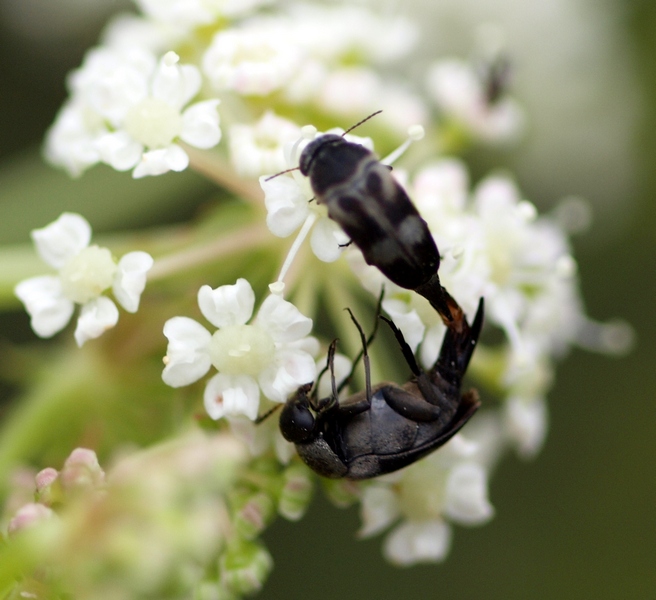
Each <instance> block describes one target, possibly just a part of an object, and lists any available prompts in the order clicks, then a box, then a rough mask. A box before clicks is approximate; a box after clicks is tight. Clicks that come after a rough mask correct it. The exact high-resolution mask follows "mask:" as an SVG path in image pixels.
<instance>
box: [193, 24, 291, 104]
mask: <svg viewBox="0 0 656 600" xmlns="http://www.w3.org/2000/svg"><path fill="white" fill-rule="evenodd" d="M289 33H290V32H289V31H288V30H287V28H286V27H285V26H284V24H283V23H282V22H279V21H275V20H266V19H262V20H259V21H255V22H254V24H253V25H249V26H247V27H242V28H241V29H237V28H234V29H227V30H223V31H219V33H217V34H216V35H215V36H214V38H213V39H212V42H211V43H210V45H209V47H208V49H207V50H206V52H205V54H204V55H203V59H202V67H203V73H204V74H205V76H206V77H207V78H208V79H209V81H210V83H211V84H212V86H213V87H214V89H216V90H218V91H225V90H234V91H235V92H237V93H238V94H242V95H245V96H266V95H267V94H270V93H271V92H274V91H276V90H278V89H280V88H281V87H283V86H284V85H285V84H286V83H287V82H288V81H289V80H290V78H291V77H292V75H293V74H294V73H295V72H296V70H297V69H298V66H299V64H300V62H301V58H302V51H301V49H300V48H299V46H298V45H297V44H295V43H294V40H292V39H290V34H289Z"/></svg>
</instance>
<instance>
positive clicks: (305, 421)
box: [280, 400, 315, 443]
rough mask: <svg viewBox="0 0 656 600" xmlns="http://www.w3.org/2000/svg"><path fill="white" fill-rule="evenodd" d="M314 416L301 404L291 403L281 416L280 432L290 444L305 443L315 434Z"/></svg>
mask: <svg viewBox="0 0 656 600" xmlns="http://www.w3.org/2000/svg"><path fill="white" fill-rule="evenodd" d="M314 423H315V419H314V415H313V414H312V412H310V409H309V408H308V407H307V406H306V405H304V404H301V403H300V402H297V401H296V402H295V401H293V400H292V401H289V402H287V404H285V406H284V407H283V409H282V413H281V414H280V432H281V433H282V435H283V437H284V438H285V439H286V440H287V441H288V442H293V443H298V442H304V441H306V440H308V439H309V438H311V437H312V436H313V434H314Z"/></svg>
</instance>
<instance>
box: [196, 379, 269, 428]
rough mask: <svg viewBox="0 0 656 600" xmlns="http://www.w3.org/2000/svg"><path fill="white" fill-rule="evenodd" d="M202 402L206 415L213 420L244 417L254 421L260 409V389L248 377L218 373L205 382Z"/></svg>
mask: <svg viewBox="0 0 656 600" xmlns="http://www.w3.org/2000/svg"><path fill="white" fill-rule="evenodd" d="M203 400H204V403H205V410H206V411H207V414H208V415H209V416H210V417H211V418H212V419H214V420H217V419H220V418H221V417H228V416H234V415H246V416H247V417H248V418H249V419H250V420H251V421H254V420H255V419H257V412H258V410H259V408H260V389H259V388H258V386H257V383H255V380H254V379H253V378H252V377H249V376H248V375H225V374H223V373H218V374H217V375H215V376H214V377H212V379H210V380H209V381H208V382H207V385H206V386H205V393H204V395H203Z"/></svg>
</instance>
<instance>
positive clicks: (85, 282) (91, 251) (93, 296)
mask: <svg viewBox="0 0 656 600" xmlns="http://www.w3.org/2000/svg"><path fill="white" fill-rule="evenodd" d="M32 239H33V240H34V244H35V245H36V249H37V252H38V253H39V255H40V256H41V258H42V259H43V260H44V261H45V262H46V263H48V264H49V265H50V266H51V267H54V268H55V269H57V270H58V273H57V275H43V276H40V277H32V278H30V279H26V280H24V281H21V282H20V283H19V284H18V285H17V286H16V288H15V293H16V296H18V298H19V299H20V300H21V302H22V303H23V304H24V305H25V309H26V310H27V312H28V313H29V315H30V317H31V325H32V329H33V330H34V332H35V333H36V334H37V335H38V336H39V337H43V338H49V337H52V336H53V335H55V334H56V333H57V332H58V331H61V330H62V329H63V328H64V327H66V325H67V324H68V322H69V321H70V320H71V317H72V316H73V312H74V310H75V305H76V304H79V305H81V307H82V308H81V310H80V316H79V318H78V321H77V327H76V328H75V341H76V342H77V345H78V346H82V344H84V343H85V342H86V341H88V340H90V339H93V338H97V337H99V336H100V335H102V333H103V332H104V331H105V330H107V329H110V328H112V327H114V325H116V323H117V321H118V308H117V307H116V304H114V302H113V301H112V300H111V299H109V298H108V297H107V296H104V295H103V292H105V291H106V290H108V289H109V288H112V291H113V293H114V297H115V298H116V299H117V300H118V302H119V304H120V305H121V306H122V307H123V308H124V309H125V310H127V311H128V312H132V313H134V312H137V309H138V308H139V299H140V297H141V293H142V292H143V290H144V287H145V286H146V274H147V272H148V271H149V270H150V268H151V267H152V266H153V259H152V257H151V256H150V254H148V253H146V252H140V251H137V252H129V253H128V254H126V255H125V256H123V258H121V259H120V260H119V261H118V262H116V261H115V260H114V257H113V256H112V253H111V252H110V251H109V249H107V248H101V247H99V246H95V245H93V246H90V245H89V242H90V241H91V226H90V225H89V223H88V222H87V221H86V219H85V218H84V217H82V216H81V215H78V214H75V213H63V214H62V215H61V216H60V217H59V218H58V219H57V220H56V221H54V222H52V223H50V225H48V226H46V227H44V228H43V229H35V230H34V231H32Z"/></svg>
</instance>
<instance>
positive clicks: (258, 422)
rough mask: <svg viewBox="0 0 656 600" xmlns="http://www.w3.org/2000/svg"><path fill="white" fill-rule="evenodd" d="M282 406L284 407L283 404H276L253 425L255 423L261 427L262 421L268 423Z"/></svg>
mask: <svg viewBox="0 0 656 600" xmlns="http://www.w3.org/2000/svg"><path fill="white" fill-rule="evenodd" d="M281 406H282V404H276V405H275V406H274V407H273V408H270V409H269V410H267V411H266V412H265V413H264V414H263V415H260V416H259V417H258V418H257V419H255V421H253V423H255V424H256V425H259V424H260V423H261V422H262V421H266V419H268V418H269V417H270V416H271V415H272V414H273V413H274V412H276V411H277V410H278V409H279V408H280V407H281Z"/></svg>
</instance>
